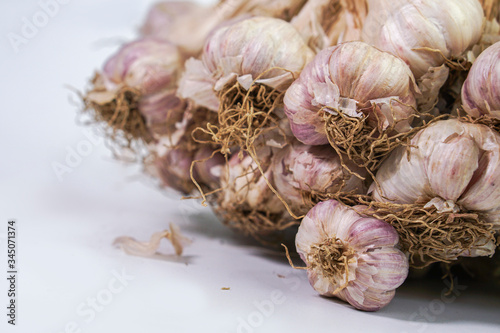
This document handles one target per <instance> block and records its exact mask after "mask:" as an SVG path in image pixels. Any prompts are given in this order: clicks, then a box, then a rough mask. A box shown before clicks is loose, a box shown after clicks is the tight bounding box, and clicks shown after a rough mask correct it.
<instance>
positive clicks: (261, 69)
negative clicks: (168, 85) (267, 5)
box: [179, 17, 313, 111]
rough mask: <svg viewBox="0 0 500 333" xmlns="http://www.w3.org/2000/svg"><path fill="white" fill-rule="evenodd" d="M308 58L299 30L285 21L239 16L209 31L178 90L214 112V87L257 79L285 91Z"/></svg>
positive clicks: (247, 85) (247, 83) (246, 83)
mask: <svg viewBox="0 0 500 333" xmlns="http://www.w3.org/2000/svg"><path fill="white" fill-rule="evenodd" d="M284 41H286V42H284ZM312 57H313V52H312V51H311V49H309V47H308V46H307V45H306V44H305V42H304V41H303V40H302V37H301V36H300V34H299V33H298V31H297V30H295V28H294V27H293V26H292V25H290V24H289V23H287V22H285V21H283V20H280V19H275V18H268V17H254V18H250V19H246V20H242V21H237V22H236V23H234V24H231V25H227V26H223V27H221V28H219V29H217V30H216V31H215V32H213V33H212V34H211V35H210V36H209V38H208V40H207V42H206V43H205V47H204V48H203V54H202V57H201V60H195V59H190V60H188V61H187V62H186V72H185V73H184V75H183V76H182V79H181V81H180V84H179V95H180V96H182V97H184V98H190V99H192V100H194V101H195V102H196V103H197V104H199V105H202V106H205V107H207V108H209V109H212V110H214V111H217V110H218V108H219V101H218V98H217V92H218V91H221V90H222V89H223V88H224V87H226V85H228V84H234V83H236V82H238V83H240V84H241V86H242V87H243V88H244V89H246V90H248V89H249V88H250V86H251V84H252V83H253V81H254V80H256V83H259V84H264V85H267V86H269V87H271V88H276V89H278V90H279V91H284V90H286V89H287V88H288V86H289V85H290V84H291V83H292V81H293V79H294V76H295V77H296V76H298V74H299V73H300V71H301V70H302V68H303V67H304V66H305V65H306V63H307V62H308V61H309V60H310V59H312Z"/></svg>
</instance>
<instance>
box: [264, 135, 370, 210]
mask: <svg viewBox="0 0 500 333" xmlns="http://www.w3.org/2000/svg"><path fill="white" fill-rule="evenodd" d="M346 162H347V166H348V167H349V169H350V170H351V171H353V172H356V173H357V174H358V175H360V176H361V177H365V176H367V172H366V170H364V169H361V168H359V167H357V166H356V165H355V164H354V163H352V162H350V161H348V160H347V161H346ZM341 163H342V161H341V159H340V158H339V156H338V155H337V153H336V152H335V151H334V150H333V149H332V148H331V147H330V146H307V145H303V144H301V143H299V142H295V143H293V144H290V145H288V146H286V147H285V148H283V149H282V150H280V151H279V152H278V153H276V155H275V156H274V157H273V161H272V172H273V179H274V184H275V185H276V190H277V191H278V193H280V194H281V196H282V197H283V199H284V200H285V201H286V202H287V203H288V205H289V206H290V209H291V210H292V212H293V213H294V214H295V215H303V214H306V213H307V212H308V211H309V209H311V208H312V206H314V204H315V202H316V201H318V200H321V199H322V198H324V197H328V195H329V194H337V193H338V192H339V191H343V192H351V191H352V192H353V193H358V194H363V193H366V188H365V185H364V182H363V180H362V179H360V178H359V177H358V176H355V175H353V174H352V173H350V172H348V171H347V170H345V169H344V168H343V167H342V164H341Z"/></svg>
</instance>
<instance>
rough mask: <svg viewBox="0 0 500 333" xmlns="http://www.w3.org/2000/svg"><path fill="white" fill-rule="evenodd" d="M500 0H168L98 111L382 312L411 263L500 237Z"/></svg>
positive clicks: (194, 186) (115, 141) (216, 201)
mask: <svg viewBox="0 0 500 333" xmlns="http://www.w3.org/2000/svg"><path fill="white" fill-rule="evenodd" d="M499 8H500V2H499V1H498V0H495V1H486V0H485V1H480V0H446V1H443V0H400V1H389V0H351V1H348V0H307V1H302V0H301V1H298V0H268V1H265V2H264V1H261V0H250V1H243V0H234V1H233V0H232V1H226V0H221V1H220V3H218V4H216V5H214V6H212V7H203V6H200V5H197V4H196V3H188V2H175V1H173V2H160V3H158V4H156V5H155V6H153V7H152V8H151V10H150V12H149V14H148V15H147V19H146V21H145V22H144V25H143V27H142V28H141V29H140V36H139V37H138V38H137V39H136V40H134V41H131V42H129V43H127V44H125V45H123V46H122V47H121V48H120V49H119V50H118V52H116V53H115V54H114V55H113V56H111V57H110V59H109V60H108V61H107V62H106V63H105V64H104V66H103V68H102V70H100V71H99V72H98V73H97V74H96V75H95V77H94V79H93V80H92V82H91V84H92V86H91V88H90V89H89V90H88V91H87V93H86V94H85V96H84V98H83V99H84V103H85V112H86V114H88V115H90V116H91V118H92V119H93V121H94V123H95V124H100V126H102V127H103V128H104V129H105V133H107V135H108V138H109V140H110V142H111V143H112V145H113V146H114V147H117V148H118V150H119V151H121V152H126V153H128V154H129V155H130V154H132V155H134V156H135V157H136V160H137V161H139V162H140V163H142V164H143V165H144V171H145V172H146V173H147V174H149V175H151V176H152V177H154V178H155V179H157V180H158V182H159V184H160V185H161V187H163V188H169V189H173V190H175V191H177V192H180V193H182V194H184V195H187V196H191V197H195V198H199V199H201V200H202V204H203V205H207V204H208V205H210V206H211V207H212V208H213V210H214V212H215V214H216V215H217V216H218V217H219V218H220V219H221V220H222V222H223V223H224V224H226V225H228V226H229V227H231V228H233V229H235V230H238V231H240V232H242V233H244V234H247V235H251V236H253V237H255V238H257V239H259V240H262V241H264V242H269V241H270V240H273V239H275V238H274V236H276V235H279V234H280V232H281V231H283V230H285V229H289V228H293V227H295V228H296V231H297V236H296V249H297V252H298V254H299V255H300V257H301V258H302V260H303V261H304V262H305V264H306V266H305V267H304V269H306V270H307V273H308V277H309V280H310V283H311V285H312V286H313V288H314V289H316V290H317V291H318V292H319V293H320V294H321V295H325V296H333V297H338V298H340V299H342V300H344V301H346V302H348V303H350V304H351V305H352V306H354V307H355V308H358V309H362V310H366V311H375V310H378V309H380V308H382V307H384V306H385V305H387V304H388V303H389V302H390V301H391V299H392V298H393V297H394V294H395V289H396V288H397V287H399V286H400V285H401V284H402V283H403V282H404V280H405V279H406V277H407V275H408V270H409V267H414V268H418V267H426V266H428V265H430V264H432V263H435V262H441V263H456V262H459V261H460V260H459V259H460V258H462V257H468V258H474V257H491V256H492V255H493V254H494V253H495V250H496V249H497V247H498V245H499V232H500V132H499V131H500V25H499V22H498V20H499V15H500V10H499ZM297 226H298V228H297ZM149 250H150V249H149ZM468 260H473V259H468Z"/></svg>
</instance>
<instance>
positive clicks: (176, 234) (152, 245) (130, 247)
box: [113, 223, 191, 257]
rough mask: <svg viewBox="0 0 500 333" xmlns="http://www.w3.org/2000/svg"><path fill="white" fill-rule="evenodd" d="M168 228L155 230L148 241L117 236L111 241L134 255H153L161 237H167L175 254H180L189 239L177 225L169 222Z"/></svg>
mask: <svg viewBox="0 0 500 333" xmlns="http://www.w3.org/2000/svg"><path fill="white" fill-rule="evenodd" d="M169 227H170V230H164V231H160V232H155V233H154V234H153V235H152V236H151V239H150V240H149V242H140V241H137V240H135V239H134V238H132V237H127V236H124V237H118V238H117V239H115V241H114V242H113V245H115V246H119V247H120V248H121V249H122V250H123V251H125V253H127V254H130V255H134V256H145V257H150V256H153V255H154V254H155V253H156V251H157V250H158V248H159V247H160V242H161V240H162V239H163V238H166V239H168V240H169V241H170V242H171V243H172V246H173V247H174V250H175V254H176V255H178V256H180V255H182V252H183V249H184V246H186V245H189V244H190V243H191V240H189V239H188V238H186V237H184V236H183V235H182V234H181V232H180V229H179V227H178V226H176V225H175V224H173V223H170V226H169Z"/></svg>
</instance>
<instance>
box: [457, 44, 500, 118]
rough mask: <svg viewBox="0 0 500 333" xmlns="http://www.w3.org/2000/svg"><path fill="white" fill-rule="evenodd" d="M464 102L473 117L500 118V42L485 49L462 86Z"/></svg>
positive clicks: (466, 110)
mask: <svg viewBox="0 0 500 333" xmlns="http://www.w3.org/2000/svg"><path fill="white" fill-rule="evenodd" d="M462 104H463V108H464V110H465V112H467V113H468V114H469V115H471V116H473V117H480V116H481V115H488V116H491V117H493V118H497V119H500V42H497V43H495V44H493V45H492V46H490V47H488V48H487V49H486V50H485V51H483V52H482V53H481V54H480V55H479V57H478V58H477V59H476V61H475V62H474V64H473V65H472V67H471V69H470V71H469V74H468V76H467V79H466V80H465V82H464V85H463V86H462Z"/></svg>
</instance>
